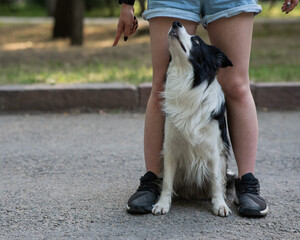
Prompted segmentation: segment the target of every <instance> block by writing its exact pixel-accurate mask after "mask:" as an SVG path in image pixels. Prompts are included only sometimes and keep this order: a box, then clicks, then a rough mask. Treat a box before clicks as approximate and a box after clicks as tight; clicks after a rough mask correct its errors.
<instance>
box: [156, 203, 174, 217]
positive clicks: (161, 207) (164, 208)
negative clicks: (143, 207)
mask: <svg viewBox="0 0 300 240" xmlns="http://www.w3.org/2000/svg"><path fill="white" fill-rule="evenodd" d="M170 206H171V204H170V203H169V202H168V201H158V202H157V203H156V204H155V205H154V206H153V208H152V213H153V214H154V215H158V214H167V213H168V212H169V210H170Z"/></svg>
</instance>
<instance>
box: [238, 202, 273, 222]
mask: <svg viewBox="0 0 300 240" xmlns="http://www.w3.org/2000/svg"><path fill="white" fill-rule="evenodd" d="M234 202H235V204H236V205H238V212H239V214H241V215H242V216H245V217H264V216H266V215H267V213H268V211H269V207H268V206H267V207H266V208H265V209H264V210H262V211H259V210H257V209H247V208H243V207H241V206H240V205H239V201H238V199H237V198H235V199H234Z"/></svg>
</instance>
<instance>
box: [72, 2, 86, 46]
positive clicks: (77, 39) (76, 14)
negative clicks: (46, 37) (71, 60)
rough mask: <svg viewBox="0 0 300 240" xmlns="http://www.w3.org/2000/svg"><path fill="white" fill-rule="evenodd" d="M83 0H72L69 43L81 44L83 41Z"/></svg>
mask: <svg viewBox="0 0 300 240" xmlns="http://www.w3.org/2000/svg"><path fill="white" fill-rule="evenodd" d="M83 15H84V0H73V1H72V26H71V28H72V29H71V44H72V45H82V42H83V17H84V16H83Z"/></svg>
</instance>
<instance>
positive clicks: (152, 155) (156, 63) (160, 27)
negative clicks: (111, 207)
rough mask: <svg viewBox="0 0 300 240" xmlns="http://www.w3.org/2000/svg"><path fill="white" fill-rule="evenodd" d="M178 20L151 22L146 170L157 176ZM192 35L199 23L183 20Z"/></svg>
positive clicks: (145, 143)
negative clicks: (172, 38) (171, 33)
mask: <svg viewBox="0 0 300 240" xmlns="http://www.w3.org/2000/svg"><path fill="white" fill-rule="evenodd" d="M175 20H179V19H175V18H165V17H164V18H162V17H157V18H152V19H150V39H151V52H152V66H153V82H152V90H151V94H150V97H149V100H148V104H147V109H146V116H145V132H144V155H145V163H146V170H147V171H152V172H153V173H155V174H156V175H158V174H159V173H160V170H161V167H162V159H161V156H160V155H161V150H162V144H163V129H164V116H163V113H162V111H161V100H162V99H161V97H160V96H159V94H160V93H161V92H162V91H163V86H164V81H165V77H166V72H167V68H168V64H169V60H170V54H169V50H168V49H169V44H168V37H167V34H168V31H169V29H170V27H171V26H172V23H173V21H175ZM179 21H180V22H181V23H182V24H183V25H184V26H185V28H186V30H187V32H188V33H189V34H194V33H195V31H196V28H197V25H198V24H197V23H195V22H191V21H185V20H179Z"/></svg>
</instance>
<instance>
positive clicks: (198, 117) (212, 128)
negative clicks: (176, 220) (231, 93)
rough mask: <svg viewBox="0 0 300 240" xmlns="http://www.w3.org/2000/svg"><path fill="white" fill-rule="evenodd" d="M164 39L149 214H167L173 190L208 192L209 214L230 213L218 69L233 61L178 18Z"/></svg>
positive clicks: (192, 194)
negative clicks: (160, 125) (160, 135)
mask: <svg viewBox="0 0 300 240" xmlns="http://www.w3.org/2000/svg"><path fill="white" fill-rule="evenodd" d="M168 40H169V44H170V48H169V50H170V54H171V60H170V63H169V67H168V71H167V77H166V84H165V90H164V92H163V93H162V96H163V98H164V102H163V110H164V113H165V115H166V122H165V139H164V145H163V156H164V170H163V185H162V192H161V196H160V199H159V201H158V202H157V203H156V204H155V205H154V206H153V209H152V213H153V214H166V213H168V212H169V209H170V206H171V200H172V194H173V193H174V194H176V195H180V196H182V197H188V198H190V197H199V196H204V197H209V198H211V202H212V206H213V209H212V210H213V213H214V214H216V215H219V216H222V217H227V216H229V215H230V214H231V211H230V209H229V208H228V206H227V205H226V202H225V200H224V198H225V190H226V182H227V180H228V179H227V176H226V171H227V159H228V156H229V151H230V144H229V140H228V136H227V129H226V120H225V99H224V94H223V92H222V89H221V86H220V84H219V83H218V81H217V79H216V74H217V71H218V69H219V68H220V67H223V68H225V67H227V66H233V65H232V63H231V61H230V60H229V59H228V58H227V56H226V55H225V54H224V53H223V52H222V51H221V50H220V49H218V48H216V47H214V46H210V45H207V44H205V43H204V42H203V41H202V39H201V38H200V37H199V36H196V35H189V34H188V33H187V32H186V30H185V28H184V27H183V26H182V25H181V23H180V22H174V23H173V25H172V27H171V29H170V31H169V34H168ZM228 176H229V175H228ZM230 177H232V178H233V175H231V176H230Z"/></svg>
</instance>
